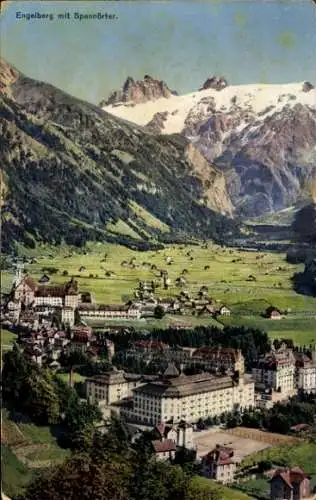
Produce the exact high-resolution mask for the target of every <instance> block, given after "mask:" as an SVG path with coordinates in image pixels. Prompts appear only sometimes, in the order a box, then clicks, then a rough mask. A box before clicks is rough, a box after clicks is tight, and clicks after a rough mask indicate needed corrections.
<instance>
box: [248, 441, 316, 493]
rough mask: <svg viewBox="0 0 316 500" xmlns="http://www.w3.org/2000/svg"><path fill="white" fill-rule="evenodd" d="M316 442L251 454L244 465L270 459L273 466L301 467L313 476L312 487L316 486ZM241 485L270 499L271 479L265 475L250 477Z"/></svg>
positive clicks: (249, 491) (277, 447) (278, 447)
mask: <svg viewBox="0 0 316 500" xmlns="http://www.w3.org/2000/svg"><path fill="white" fill-rule="evenodd" d="M315 457H316V444H315V443H303V444H296V445H282V446H276V447H273V448H269V449H267V450H263V451H260V452H259V453H256V454H254V455H249V456H248V457H247V458H245V459H244V460H243V461H242V466H248V465H250V466H251V465H253V464H256V463H258V462H260V461H261V460H270V461H271V462H272V464H273V466H288V467H301V468H302V469H303V470H304V471H305V472H306V473H308V474H309V475H310V476H311V485H312V488H314V487H315V486H316V462H315ZM239 487H240V488H241V489H242V491H244V492H246V493H247V494H249V495H258V496H260V497H261V498H263V499H265V498H266V499H267V500H268V499H269V498H270V497H269V492H270V489H269V481H268V479H267V478H266V477H264V476H258V477H257V478H256V479H250V480H249V481H246V482H245V483H241V484H240V485H239Z"/></svg>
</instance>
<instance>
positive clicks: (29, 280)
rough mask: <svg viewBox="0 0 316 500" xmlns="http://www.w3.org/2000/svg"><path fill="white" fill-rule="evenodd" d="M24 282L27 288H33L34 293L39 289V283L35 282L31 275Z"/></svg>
mask: <svg viewBox="0 0 316 500" xmlns="http://www.w3.org/2000/svg"><path fill="white" fill-rule="evenodd" d="M22 282H24V283H25V284H26V285H27V286H29V287H30V288H31V290H33V292H34V291H35V290H36V289H37V283H36V281H35V280H33V278H32V277H31V276H29V275H26V276H25V277H24V278H23V280H22Z"/></svg>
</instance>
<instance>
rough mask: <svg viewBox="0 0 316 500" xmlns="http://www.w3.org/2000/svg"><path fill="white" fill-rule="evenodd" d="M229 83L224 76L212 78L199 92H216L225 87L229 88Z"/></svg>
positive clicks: (206, 81)
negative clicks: (207, 90)
mask: <svg viewBox="0 0 316 500" xmlns="http://www.w3.org/2000/svg"><path fill="white" fill-rule="evenodd" d="M227 85H228V83H227V80H225V78H223V77H222V76H210V77H209V78H208V79H207V80H205V82H204V83H203V85H202V87H200V89H199V90H206V89H214V90H222V89H224V88H225V87H227Z"/></svg>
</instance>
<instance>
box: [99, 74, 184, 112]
mask: <svg viewBox="0 0 316 500" xmlns="http://www.w3.org/2000/svg"><path fill="white" fill-rule="evenodd" d="M172 95H177V93H176V92H175V91H172V90H170V89H169V87H168V86H167V84H166V83H165V82H163V81H162V80H157V79H155V78H153V77H152V76H150V75H145V76H144V78H143V80H137V81H135V80H134V78H132V77H131V76H128V77H127V79H126V81H125V83H124V85H123V87H122V88H121V89H119V90H115V91H114V92H112V93H111V94H110V96H109V98H108V99H107V100H103V101H102V102H101V103H100V106H101V107H102V106H108V105H110V104H112V105H113V104H119V103H133V104H140V103H144V102H147V101H155V100H156V99H160V98H161V97H165V98H169V97H171V96H172Z"/></svg>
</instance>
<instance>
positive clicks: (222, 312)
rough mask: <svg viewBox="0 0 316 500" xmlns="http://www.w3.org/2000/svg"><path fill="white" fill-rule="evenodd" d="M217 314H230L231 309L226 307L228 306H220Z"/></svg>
mask: <svg viewBox="0 0 316 500" xmlns="http://www.w3.org/2000/svg"><path fill="white" fill-rule="evenodd" d="M219 314H220V315H221V316H230V314H231V310H230V309H228V307H226V306H222V307H221V308H220V310H219Z"/></svg>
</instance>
